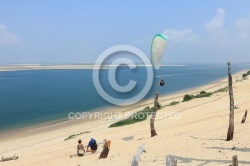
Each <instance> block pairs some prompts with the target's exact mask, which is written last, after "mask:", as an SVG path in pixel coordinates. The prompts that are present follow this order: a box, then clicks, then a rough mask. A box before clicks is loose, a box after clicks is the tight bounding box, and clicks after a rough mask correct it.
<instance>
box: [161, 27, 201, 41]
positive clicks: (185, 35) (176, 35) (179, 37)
mask: <svg viewBox="0 0 250 166" xmlns="http://www.w3.org/2000/svg"><path fill="white" fill-rule="evenodd" d="M163 33H164V34H165V35H166V36H168V37H169V39H170V40H171V41H173V42H194V41H196V40H197V39H198V38H199V36H198V35H197V34H196V33H195V32H193V30H191V29H186V28H184V29H182V30H180V31H178V30H176V29H166V30H164V32H163Z"/></svg>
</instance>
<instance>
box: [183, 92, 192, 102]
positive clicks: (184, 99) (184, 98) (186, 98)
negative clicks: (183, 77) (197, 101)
mask: <svg viewBox="0 0 250 166" xmlns="http://www.w3.org/2000/svg"><path fill="white" fill-rule="evenodd" d="M193 98H194V95H189V94H186V95H185V96H184V97H183V101H182V102H185V101H189V100H192V99H193Z"/></svg>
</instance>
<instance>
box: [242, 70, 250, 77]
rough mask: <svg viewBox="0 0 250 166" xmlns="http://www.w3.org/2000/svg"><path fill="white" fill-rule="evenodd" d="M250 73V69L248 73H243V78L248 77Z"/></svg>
mask: <svg viewBox="0 0 250 166" xmlns="http://www.w3.org/2000/svg"><path fill="white" fill-rule="evenodd" d="M248 75H250V70H248V71H247V72H246V73H244V74H243V75H242V77H243V78H246V77H247V76H248Z"/></svg>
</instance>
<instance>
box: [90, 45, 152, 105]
mask: <svg viewBox="0 0 250 166" xmlns="http://www.w3.org/2000/svg"><path fill="white" fill-rule="evenodd" d="M125 53H130V54H131V55H133V56H134V57H136V58H139V59H140V60H141V62H142V64H140V67H144V68H145V69H146V72H147V74H146V75H145V77H146V81H145V82H144V83H145V84H144V86H143V88H142V89H141V91H140V92H139V93H136V94H135V95H133V96H132V97H129V98H125V99H124V98H122V99H121V98H118V97H115V96H114V95H112V94H111V93H108V92H107V89H106V85H102V81H101V79H100V75H101V73H102V72H101V71H102V70H108V75H107V77H108V78H106V79H107V80H108V83H109V86H110V87H111V88H112V90H113V91H115V92H116V93H119V94H120V95H123V94H125V93H129V92H132V91H133V90H134V89H135V87H136V85H137V81H136V80H133V79H130V78H129V77H130V76H129V74H128V75H124V77H126V78H127V77H128V79H129V81H128V83H127V84H126V85H123V86H122V85H120V84H119V83H118V81H117V77H116V76H117V69H118V68H119V67H121V66H127V67H129V69H130V70H132V69H135V68H137V67H138V65H137V64H136V63H135V62H134V59H133V58H131V57H125V56H123V57H120V56H117V57H118V58H116V59H114V60H112V62H111V63H110V64H109V65H107V66H108V69H103V66H104V65H105V64H104V62H105V60H106V59H108V58H109V57H110V56H112V55H113V56H116V55H119V54H120V55H121V54H125ZM139 74H140V73H138V75H139ZM92 78H93V83H94V86H95V89H96V91H97V92H98V93H99V95H100V96H101V97H102V98H103V99H104V100H106V101H108V102H109V103H112V104H114V105H119V106H125V105H131V104H134V103H137V102H139V101H140V100H142V99H143V98H144V97H145V96H146V95H147V93H148V92H149V90H150V89H151V86H152V83H153V79H154V72H153V68H152V66H151V62H150V60H149V58H148V56H147V55H146V54H145V53H143V52H142V51H141V50H140V49H138V48H136V47H133V46H130V45H116V46H113V47H110V48H108V49H106V50H105V51H103V52H102V53H101V54H100V56H99V57H98V58H97V60H96V62H95V64H94V68H93V73H92ZM104 79H105V78H104ZM140 86H141V85H140Z"/></svg>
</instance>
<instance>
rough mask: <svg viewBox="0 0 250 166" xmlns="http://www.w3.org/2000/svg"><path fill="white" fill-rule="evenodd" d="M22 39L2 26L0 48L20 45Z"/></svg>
mask: <svg viewBox="0 0 250 166" xmlns="http://www.w3.org/2000/svg"><path fill="white" fill-rule="evenodd" d="M19 42H20V39H19V38H18V37H17V35H15V34H11V33H10V32H8V30H7V28H6V26H4V25H2V24H0V46H3V45H13V44H18V43H19Z"/></svg>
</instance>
